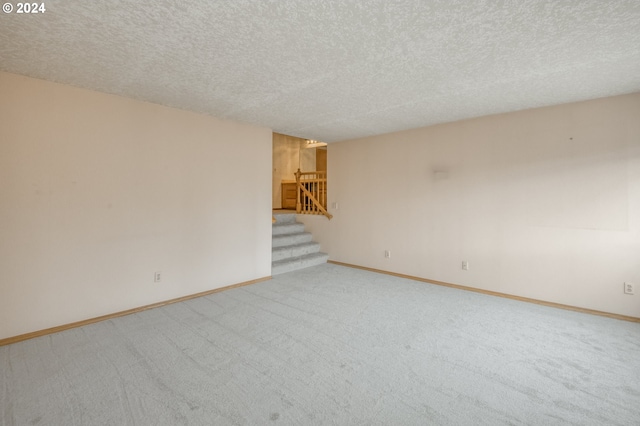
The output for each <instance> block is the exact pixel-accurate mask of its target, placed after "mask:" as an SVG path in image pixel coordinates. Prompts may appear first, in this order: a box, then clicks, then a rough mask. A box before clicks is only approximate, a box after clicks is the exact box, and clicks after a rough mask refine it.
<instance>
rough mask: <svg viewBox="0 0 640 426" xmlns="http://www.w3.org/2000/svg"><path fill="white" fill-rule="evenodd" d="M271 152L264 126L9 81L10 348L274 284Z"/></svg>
mask: <svg viewBox="0 0 640 426" xmlns="http://www.w3.org/2000/svg"><path fill="white" fill-rule="evenodd" d="M270 155H271V131H270V129H267V128H260V127H252V126H248V125H242V124H238V123H235V122H231V121H223V120H218V119H216V118H213V117H210V116H205V115H199V114H194V113H190V112H185V111H180V110H176V109H171V108H166V107H162V106H158V105H153V104H148V103H143V102H138V101H134V100H130V99H125V98H121V97H117V96H111V95H106V94H101V93H96V92H91V91H88V90H82V89H77V88H72V87H69V86H64V85H60V84H54V83H50V82H45V81H42V80H35V79H30V78H26V77H22V76H17V75H13V74H7V73H0V338H5V337H10V336H15V335H18V334H22V333H26V332H31V331H35V330H40V329H44V328H48V327H52V326H56V325H61V324H65V323H69V322H73V321H78V320H83V319H87V318H92V317H96V316H99V315H104V314H109V313H113V312H117V311H121V310H125V309H129V308H134V307H139V306H142V305H146V304H150V303H154V302H158V301H163V300H167V299H171V298H175V297H179V296H184V295H189V294H193V293H196V292H200V291H205V290H209V289H214V288H218V287H222V286H226V285H229V284H234V283H239V282H243V281H247V280H252V279H256V278H261V277H265V276H269V275H270V273H271V225H270V224H271V221H270V219H271V214H270V209H271V200H270V198H271V195H270V185H269V181H268V179H269V177H270V176H271V164H270V163H271V162H270V160H269V158H270ZM155 271H161V272H162V281H161V282H160V283H154V282H153V276H154V272H155Z"/></svg>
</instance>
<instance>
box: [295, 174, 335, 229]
mask: <svg viewBox="0 0 640 426" xmlns="http://www.w3.org/2000/svg"><path fill="white" fill-rule="evenodd" d="M294 174H295V176H296V187H297V190H296V213H298V214H316V215H325V216H326V217H327V218H329V219H331V218H332V217H333V215H332V214H330V213H329V212H328V211H327V209H326V207H327V172H326V171H315V172H302V171H300V169H298V171H297V172H296V173H294Z"/></svg>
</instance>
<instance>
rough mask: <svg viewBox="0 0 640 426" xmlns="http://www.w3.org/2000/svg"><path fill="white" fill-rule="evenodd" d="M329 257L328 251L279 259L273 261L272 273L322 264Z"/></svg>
mask: <svg viewBox="0 0 640 426" xmlns="http://www.w3.org/2000/svg"><path fill="white" fill-rule="evenodd" d="M328 259H329V255H328V254H327V253H322V252H320V253H311V254H305V255H304V256H296V257H292V258H289V259H283V260H278V261H276V262H272V263H271V275H278V274H284V273H285V272H291V271H296V270H298V269H303V268H308V267H310V266H316V265H320V264H322V263H326V262H327V260H328Z"/></svg>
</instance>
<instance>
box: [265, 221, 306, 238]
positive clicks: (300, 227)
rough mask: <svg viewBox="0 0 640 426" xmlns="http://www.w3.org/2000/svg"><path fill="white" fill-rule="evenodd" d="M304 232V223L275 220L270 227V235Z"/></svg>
mask: <svg viewBox="0 0 640 426" xmlns="http://www.w3.org/2000/svg"><path fill="white" fill-rule="evenodd" d="M301 232H304V223H298V222H279V223H278V222H276V223H274V224H273V226H272V227H271V234H272V235H284V234H299V233H301Z"/></svg>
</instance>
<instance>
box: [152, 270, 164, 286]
mask: <svg viewBox="0 0 640 426" xmlns="http://www.w3.org/2000/svg"><path fill="white" fill-rule="evenodd" d="M160 281H162V273H161V272H156V273H155V274H153V282H154V283H159V282H160Z"/></svg>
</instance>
